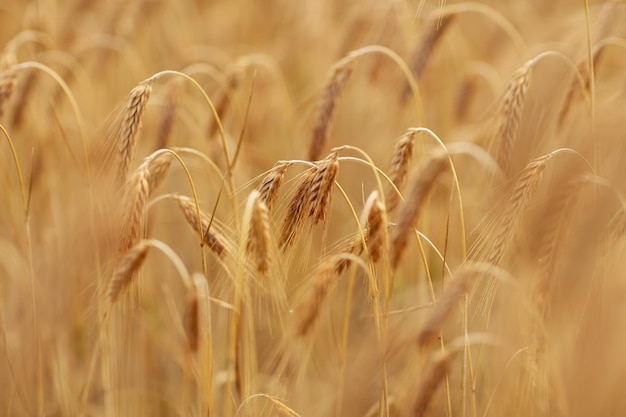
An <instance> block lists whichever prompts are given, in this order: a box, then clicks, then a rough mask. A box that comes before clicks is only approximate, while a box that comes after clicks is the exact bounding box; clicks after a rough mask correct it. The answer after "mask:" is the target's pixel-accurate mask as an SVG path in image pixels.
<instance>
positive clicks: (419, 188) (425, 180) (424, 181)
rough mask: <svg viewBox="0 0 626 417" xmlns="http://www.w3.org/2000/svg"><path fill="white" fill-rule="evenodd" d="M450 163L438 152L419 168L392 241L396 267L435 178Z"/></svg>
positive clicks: (444, 155) (392, 258) (392, 254)
mask: <svg viewBox="0 0 626 417" xmlns="http://www.w3.org/2000/svg"><path fill="white" fill-rule="evenodd" d="M447 164H448V156H447V154H443V153H438V154H433V155H432V156H430V157H429V158H428V159H426V161H424V162H423V163H422V164H421V165H420V167H419V168H418V170H417V178H416V180H415V182H414V183H413V187H412V188H411V192H410V193H409V195H408V199H407V201H406V205H405V206H404V209H403V210H402V212H401V213H400V215H399V217H400V219H399V221H398V226H397V227H396V230H395V233H394V235H393V237H392V242H391V266H392V267H393V268H394V269H395V268H397V267H398V265H399V263H400V259H401V257H402V254H403V252H404V249H405V248H406V245H407V241H408V239H409V232H410V231H411V230H413V227H414V226H415V223H416V222H417V219H418V217H419V214H420V212H421V209H422V206H423V204H424V201H426V197H427V196H428V193H429V192H430V190H431V189H432V187H433V185H434V183H435V180H436V179H437V177H438V176H439V174H440V173H441V172H443V170H444V169H445V168H446V166H447Z"/></svg>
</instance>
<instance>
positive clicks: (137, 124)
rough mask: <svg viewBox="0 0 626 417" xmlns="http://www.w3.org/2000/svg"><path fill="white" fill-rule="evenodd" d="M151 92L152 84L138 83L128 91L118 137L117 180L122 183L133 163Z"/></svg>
mask: <svg viewBox="0 0 626 417" xmlns="http://www.w3.org/2000/svg"><path fill="white" fill-rule="evenodd" d="M151 94H152V84H151V83H145V84H140V85H138V86H137V87H135V88H133V89H132V91H131V92H130V97H129V99H128V103H127V104H126V107H125V108H124V112H123V115H122V124H121V126H120V132H119V138H118V146H117V151H118V158H117V162H118V163H117V165H118V180H119V182H120V183H123V182H124V181H125V180H126V176H127V174H128V171H129V170H130V167H131V166H132V163H133V158H134V156H135V148H136V147H137V137H138V135H139V131H140V130H141V125H142V121H143V115H144V112H145V110H146V105H147V104H148V100H149V99H150V95H151Z"/></svg>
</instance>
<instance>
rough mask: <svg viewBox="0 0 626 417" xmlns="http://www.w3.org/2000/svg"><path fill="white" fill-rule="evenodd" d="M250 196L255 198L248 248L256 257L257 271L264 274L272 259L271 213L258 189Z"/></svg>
mask: <svg viewBox="0 0 626 417" xmlns="http://www.w3.org/2000/svg"><path fill="white" fill-rule="evenodd" d="M250 198H251V199H252V200H253V202H252V204H253V206H252V216H251V218H250V223H251V224H250V233H249V234H248V241H247V244H246V250H247V252H248V253H249V254H251V255H252V257H253V258H254V260H255V266H256V269H257V271H259V272H260V273H262V274H264V273H265V272H267V270H268V269H269V266H270V262H271V259H272V257H271V250H270V244H271V233H270V214H269V210H268V208H267V206H266V205H265V203H264V202H263V200H262V199H261V195H260V193H259V192H258V191H256V190H255V191H253V192H252V194H251V195H250Z"/></svg>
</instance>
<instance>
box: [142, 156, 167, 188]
mask: <svg viewBox="0 0 626 417" xmlns="http://www.w3.org/2000/svg"><path fill="white" fill-rule="evenodd" d="M144 164H146V165H147V170H148V189H149V190H150V191H149V192H150V194H149V195H152V193H153V192H154V190H156V188H157V187H158V186H159V185H161V183H162V182H163V180H164V179H165V176H166V175H167V173H168V171H169V169H170V166H171V165H172V156H171V155H170V154H169V153H160V154H158V155H157V156H156V157H148V158H147V160H146V161H145V162H144Z"/></svg>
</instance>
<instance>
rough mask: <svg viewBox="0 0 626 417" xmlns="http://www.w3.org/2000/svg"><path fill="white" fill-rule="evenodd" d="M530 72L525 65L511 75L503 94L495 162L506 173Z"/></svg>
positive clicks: (508, 170) (497, 130)
mask: <svg viewBox="0 0 626 417" xmlns="http://www.w3.org/2000/svg"><path fill="white" fill-rule="evenodd" d="M530 70H531V65H530V64H528V63H527V64H525V65H523V66H521V67H520V68H518V69H517V70H516V71H515V72H514V73H513V76H512V77H511V81H509V85H508V86H507V88H506V92H505V93H504V102H503V104H502V108H501V109H500V113H499V116H498V118H499V119H498V127H497V129H496V133H495V138H496V141H497V151H496V162H498V165H499V166H500V168H502V170H503V171H504V172H507V173H509V172H510V170H511V166H510V163H511V155H512V154H513V148H514V147H515V140H516V138H517V131H518V127H519V123H520V120H521V118H522V109H523V108H524V102H525V101H526V93H527V92H528V87H529V86H530V75H531V71H530Z"/></svg>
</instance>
